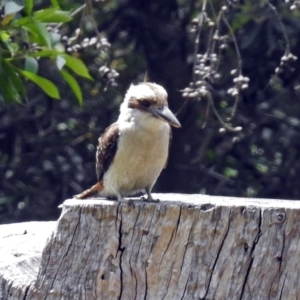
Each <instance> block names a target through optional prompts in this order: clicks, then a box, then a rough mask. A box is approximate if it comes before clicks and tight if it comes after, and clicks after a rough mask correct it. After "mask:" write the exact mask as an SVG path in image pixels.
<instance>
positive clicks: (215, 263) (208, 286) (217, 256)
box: [200, 208, 232, 300]
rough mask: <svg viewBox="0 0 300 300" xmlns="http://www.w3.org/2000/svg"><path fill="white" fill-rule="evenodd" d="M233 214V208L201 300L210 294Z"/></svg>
mask: <svg viewBox="0 0 300 300" xmlns="http://www.w3.org/2000/svg"><path fill="white" fill-rule="evenodd" d="M231 213H232V208H230V210H229V216H228V226H227V229H226V232H225V234H224V237H223V239H222V242H221V244H220V247H219V249H218V252H217V255H216V259H215V261H214V263H213V266H212V270H211V272H210V275H209V279H208V285H207V289H206V293H205V294H204V297H203V298H200V299H201V300H202V299H205V298H206V296H207V294H208V292H209V288H210V283H211V279H212V276H213V274H214V271H215V268H216V265H217V262H218V260H219V257H220V254H221V251H222V249H223V246H224V243H225V240H226V237H227V235H228V232H229V229H230V219H231Z"/></svg>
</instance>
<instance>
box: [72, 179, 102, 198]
mask: <svg viewBox="0 0 300 300" xmlns="http://www.w3.org/2000/svg"><path fill="white" fill-rule="evenodd" d="M102 189H103V185H102V182H100V181H99V182H97V183H96V184H95V185H93V186H92V187H91V188H90V189H88V190H85V191H84V192H82V193H81V194H78V195H75V196H74V198H76V199H87V198H91V197H94V196H97V195H98V194H99V192H101V191H102Z"/></svg>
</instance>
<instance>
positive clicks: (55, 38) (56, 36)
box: [49, 32, 61, 45]
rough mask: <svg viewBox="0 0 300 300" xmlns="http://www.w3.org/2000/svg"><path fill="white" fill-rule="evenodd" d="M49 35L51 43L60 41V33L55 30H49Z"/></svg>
mask: <svg viewBox="0 0 300 300" xmlns="http://www.w3.org/2000/svg"><path fill="white" fill-rule="evenodd" d="M49 35H50V39H51V44H52V45H56V44H57V43H58V42H59V41H60V38H61V34H59V33H56V32H49Z"/></svg>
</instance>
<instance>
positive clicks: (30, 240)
mask: <svg viewBox="0 0 300 300" xmlns="http://www.w3.org/2000/svg"><path fill="white" fill-rule="evenodd" d="M55 225H56V222H26V223H18V224H8V225H1V226H0V300H4V299H25V298H24V297H25V295H26V293H27V291H28V289H29V286H30V285H31V284H33V283H34V282H35V281H36V278H37V274H38V270H39V266H40V262H41V257H42V251H43V249H44V247H45V244H46V240H47V238H48V237H49V235H50V234H51V232H52V231H53V229H54V227H55Z"/></svg>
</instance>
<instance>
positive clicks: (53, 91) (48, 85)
mask: <svg viewBox="0 0 300 300" xmlns="http://www.w3.org/2000/svg"><path fill="white" fill-rule="evenodd" d="M19 71H20V73H21V74H22V75H23V76H24V77H26V78H27V79H29V80H31V81H32V82H34V83H35V84H36V85H38V86H39V87H40V88H41V89H42V90H43V91H44V92H45V93H46V94H47V95H49V96H50V97H52V98H55V99H59V98H60V96H59V91H58V89H57V87H56V86H55V85H54V83H52V82H51V81H50V80H48V79H46V78H44V77H41V76H38V75H36V74H33V73H31V72H28V71H23V70H19Z"/></svg>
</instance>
